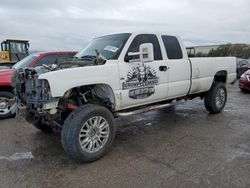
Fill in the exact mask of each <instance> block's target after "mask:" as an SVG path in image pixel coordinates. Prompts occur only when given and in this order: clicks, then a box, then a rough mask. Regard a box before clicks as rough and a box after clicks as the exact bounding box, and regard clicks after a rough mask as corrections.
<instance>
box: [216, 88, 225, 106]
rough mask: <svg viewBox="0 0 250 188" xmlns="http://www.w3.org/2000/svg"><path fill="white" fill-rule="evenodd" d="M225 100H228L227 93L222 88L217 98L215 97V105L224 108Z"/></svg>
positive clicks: (217, 93)
mask: <svg viewBox="0 0 250 188" xmlns="http://www.w3.org/2000/svg"><path fill="white" fill-rule="evenodd" d="M225 100H226V92H225V90H224V89H222V88H220V89H219V90H218V91H217V92H216V96H215V104H216V106H217V108H222V107H223V105H224V103H225Z"/></svg>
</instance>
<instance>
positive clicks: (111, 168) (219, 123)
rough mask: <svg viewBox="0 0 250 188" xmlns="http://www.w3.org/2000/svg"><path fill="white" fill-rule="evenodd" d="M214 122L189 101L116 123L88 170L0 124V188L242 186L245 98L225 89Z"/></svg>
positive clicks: (247, 148) (36, 136) (248, 140)
mask: <svg viewBox="0 0 250 188" xmlns="http://www.w3.org/2000/svg"><path fill="white" fill-rule="evenodd" d="M228 94H229V95H228V103H227V105H226V107H225V109H224V111H223V112H222V113H220V114H217V115H210V114H208V113H207V112H206V110H205V107H204V105H203V101H201V100H199V99H195V100H193V101H188V102H187V103H185V104H183V105H179V106H177V107H176V110H175V111H173V112H170V113H167V112H164V111H155V112H149V113H145V114H142V115H136V116H131V117H127V118H120V119H117V120H116V121H117V125H118V131H117V134H116V139H115V143H114V146H113V148H112V150H111V152H109V153H108V154H107V155H106V156H105V157H104V158H102V159H100V160H98V161H96V162H93V163H89V164H78V163H76V162H74V161H72V160H71V159H70V158H69V157H68V156H67V155H66V154H65V153H64V151H63V149H62V146H61V144H60V140H59V139H58V137H56V136H55V135H53V134H45V133H42V132H40V131H38V130H37V129H36V128H33V127H32V125H29V124H28V123H26V122H25V121H23V120H16V119H6V120H1V121H0V138H1V142H0V182H1V183H0V187H4V188H5V187H119V188H122V187H171V188H173V187H250V110H249V104H250V94H243V93H241V92H240V90H239V88H238V85H237V84H235V85H233V86H231V85H229V86H228Z"/></svg>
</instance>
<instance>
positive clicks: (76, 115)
mask: <svg viewBox="0 0 250 188" xmlns="http://www.w3.org/2000/svg"><path fill="white" fill-rule="evenodd" d="M95 116H101V117H103V118H105V120H106V121H107V122H108V126H109V136H108V138H107V141H106V143H105V144H104V145H103V147H102V148H101V149H100V150H98V151H96V152H93V153H90V152H86V151H84V150H83V149H82V148H81V145H80V141H79V134H80V131H81V128H82V127H83V125H84V124H85V123H86V122H87V121H88V120H89V119H91V118H92V117H95ZM115 132H116V128H115V125H114V117H113V114H112V113H111V112H110V111H109V110H108V109H107V108H105V107H103V106H99V105H96V104H86V105H83V106H81V107H78V108H77V109H75V110H74V111H72V112H71V114H70V115H69V116H68V117H67V119H66V120H65V122H64V125H63V127H62V132H61V142H62V146H63V148H64V150H65V152H66V153H67V154H68V155H69V156H70V157H71V158H72V159H73V160H75V161H78V162H81V163H86V162H91V161H95V160H98V159H100V158H101V157H103V156H104V155H105V154H106V153H107V152H108V151H109V150H110V149H111V146H112V144H113V141H114V138H115Z"/></svg>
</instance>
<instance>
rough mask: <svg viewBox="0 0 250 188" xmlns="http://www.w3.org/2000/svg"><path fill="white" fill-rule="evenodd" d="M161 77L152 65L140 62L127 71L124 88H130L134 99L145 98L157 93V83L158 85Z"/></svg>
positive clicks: (130, 95) (130, 94)
mask: <svg viewBox="0 0 250 188" xmlns="http://www.w3.org/2000/svg"><path fill="white" fill-rule="evenodd" d="M158 80H159V77H157V75H156V71H155V70H154V69H152V68H151V67H150V66H146V65H144V64H139V65H138V66H135V67H132V68H131V69H130V70H129V71H128V73H127V80H126V81H125V82H124V83H123V84H122V89H123V90H125V89H131V90H129V97H130V98H132V99H143V98H147V97H149V96H151V95H152V94H154V93H155V87H154V86H155V85H158Z"/></svg>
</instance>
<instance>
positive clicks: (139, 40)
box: [128, 34, 162, 60]
mask: <svg viewBox="0 0 250 188" xmlns="http://www.w3.org/2000/svg"><path fill="white" fill-rule="evenodd" d="M143 43H152V44H153V48H154V60H162V55H161V48H160V44H159V41H158V39H157V37H156V36H155V35H152V34H142V35H137V36H136V37H135V38H134V40H133V42H132V43H131V44H130V46H129V48H128V52H139V47H140V45H141V44H143ZM136 58H137V57H136ZM138 59H139V56H138Z"/></svg>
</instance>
